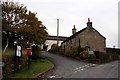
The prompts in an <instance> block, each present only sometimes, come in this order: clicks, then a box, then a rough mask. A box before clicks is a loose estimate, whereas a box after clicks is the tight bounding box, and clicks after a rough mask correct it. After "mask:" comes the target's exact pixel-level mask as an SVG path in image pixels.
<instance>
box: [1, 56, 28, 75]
mask: <svg viewBox="0 0 120 80" xmlns="http://www.w3.org/2000/svg"><path fill="white" fill-rule="evenodd" d="M2 63H3V66H2V75H3V77H4V76H7V75H9V74H12V73H14V72H16V71H18V57H10V58H2ZM25 65H27V59H26V58H24V57H21V58H20V59H19V70H20V69H22V68H23V67H24V66H25Z"/></svg>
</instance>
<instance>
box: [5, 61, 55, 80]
mask: <svg viewBox="0 0 120 80" xmlns="http://www.w3.org/2000/svg"><path fill="white" fill-rule="evenodd" d="M53 67H54V65H53V64H52V63H51V62H50V61H49V60H47V59H42V60H37V61H34V62H31V65H30V69H29V70H28V68H27V66H26V67H25V68H24V69H22V70H20V71H18V72H16V73H14V74H11V75H9V76H7V77H6V78H35V77H36V76H37V75H38V74H39V73H44V72H46V71H48V70H50V69H52V68H53Z"/></svg>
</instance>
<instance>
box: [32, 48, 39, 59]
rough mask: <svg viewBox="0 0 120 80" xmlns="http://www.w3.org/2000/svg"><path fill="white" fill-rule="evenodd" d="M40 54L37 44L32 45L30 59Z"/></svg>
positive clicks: (36, 57) (37, 57)
mask: <svg viewBox="0 0 120 80" xmlns="http://www.w3.org/2000/svg"><path fill="white" fill-rule="evenodd" d="M40 54H41V49H40V47H38V46H32V56H31V59H33V60H36V59H39V58H40V57H39V56H40Z"/></svg>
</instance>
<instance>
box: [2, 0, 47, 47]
mask: <svg viewBox="0 0 120 80" xmlns="http://www.w3.org/2000/svg"><path fill="white" fill-rule="evenodd" d="M2 35H3V36H2V41H3V47H8V45H10V46H11V45H13V42H14V41H17V42H18V43H20V44H22V43H24V44H26V43H27V42H29V43H32V42H33V41H34V42H35V43H36V44H39V45H40V44H42V43H44V42H45V40H46V38H47V36H48V33H47V31H46V27H45V26H44V25H43V24H42V22H41V21H39V20H38V18H37V17H36V13H32V12H31V11H28V10H27V8H26V7H24V6H23V5H22V4H19V3H14V2H8V1H5V2H3V3H2Z"/></svg>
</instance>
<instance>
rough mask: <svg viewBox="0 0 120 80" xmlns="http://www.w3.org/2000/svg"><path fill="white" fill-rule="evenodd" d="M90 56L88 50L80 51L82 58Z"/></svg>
mask: <svg viewBox="0 0 120 80" xmlns="http://www.w3.org/2000/svg"><path fill="white" fill-rule="evenodd" d="M88 56H89V54H88V51H82V52H81V53H80V58H81V59H88Z"/></svg>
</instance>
